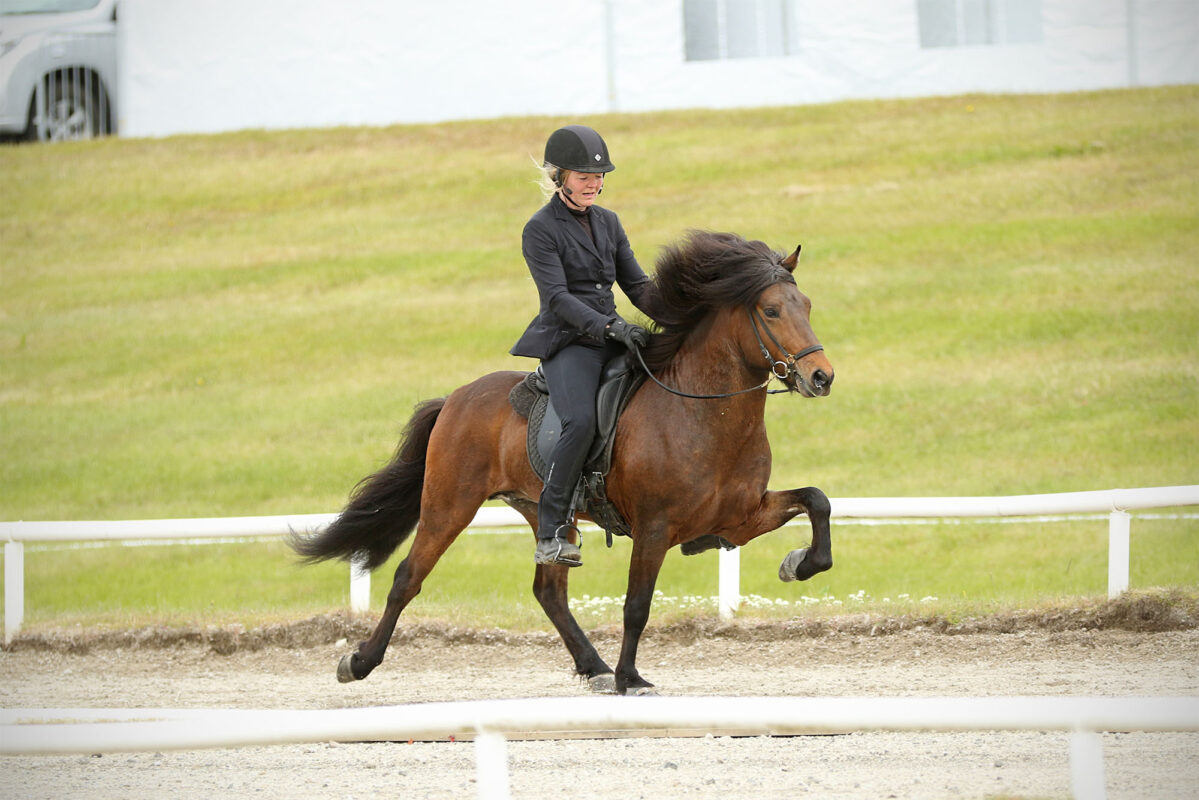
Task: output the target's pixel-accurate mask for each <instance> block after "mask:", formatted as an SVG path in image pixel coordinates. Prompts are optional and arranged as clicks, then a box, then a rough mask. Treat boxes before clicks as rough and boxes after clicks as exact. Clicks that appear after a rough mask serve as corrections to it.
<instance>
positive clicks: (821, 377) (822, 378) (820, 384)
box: [812, 369, 832, 389]
mask: <svg viewBox="0 0 1199 800" xmlns="http://www.w3.org/2000/svg"><path fill="white" fill-rule="evenodd" d="M830 383H832V381H831V380H830V379H829V377H828V375H826V374H825V373H824V370H822V369H818V370H816V371H815V372H813V373H812V385H813V386H815V387H816V388H817V389H823V388H824V387H825V386H828V385H829V384H830Z"/></svg>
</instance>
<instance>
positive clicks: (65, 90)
mask: <svg viewBox="0 0 1199 800" xmlns="http://www.w3.org/2000/svg"><path fill="white" fill-rule="evenodd" d="M116 4H117V0H0V135H6V136H10V137H11V136H18V137H22V138H28V139H42V140H61V139H90V138H92V137H94V136H103V135H104V134H107V133H115V132H116V129H117V122H116V120H117V117H116V102H115V101H116V96H115V91H116V77H117V75H116V72H117V54H116V50H117V36H116V30H117V8H116Z"/></svg>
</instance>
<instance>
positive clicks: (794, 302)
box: [749, 247, 833, 397]
mask: <svg viewBox="0 0 1199 800" xmlns="http://www.w3.org/2000/svg"><path fill="white" fill-rule="evenodd" d="M799 250H800V248H798V247H796V248H795V252H794V253H792V254H791V255H789V256H787V257H786V258H785V259H783V260H782V261H781V262H779V266H778V267H777V268H776V277H777V280H776V281H775V282H774V283H772V284H771V285H769V286H768V287H766V289H764V290H763V291H762V293H761V294H759V295H758V296H757V298H756V299H755V300H754V301H753V302H752V303H751V304H750V305H749V318H750V323H751V325H752V327H753V332H754V337H755V338H756V339H757V341H756V345H757V347H758V350H759V352H760V353H761V355H762V358H763V359H764V360H765V361H766V363H767V364H768V365H769V367H770V370H771V371H772V372H773V373H774V376H775V377H776V378H778V379H779V380H780V381H782V383H783V384H784V385H785V386H786V387H787V388H788V389H790V390H791V391H793V392H799V393H800V394H802V395H803V396H804V397H824V396H826V395H828V393H829V392H830V391H831V390H832V385H833V367H832V364H830V363H829V360H828V358H827V357H826V356H825V354H824V347H823V346H822V345H821V344H820V340H819V339H817V338H816V334H815V333H813V331H812V323H811V313H812V301H811V300H809V299H808V298H807V296H806V295H804V293H803V292H801V291H799V288H798V287H797V286H796V285H795V278H794V275H793V273H794V272H795V267H796V265H797V264H798V263H799ZM751 358H752V357H751Z"/></svg>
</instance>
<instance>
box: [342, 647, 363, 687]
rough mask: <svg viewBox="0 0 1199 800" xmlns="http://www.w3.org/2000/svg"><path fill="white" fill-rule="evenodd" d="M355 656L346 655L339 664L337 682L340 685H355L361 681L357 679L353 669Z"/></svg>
mask: <svg viewBox="0 0 1199 800" xmlns="http://www.w3.org/2000/svg"><path fill="white" fill-rule="evenodd" d="M353 658H354V654H353V653H351V654H349V655H344V656H342V657H341V661H338V662H337V682H338V683H353V682H354V681H356V680H361V679H360V678H357V677H355V675H354V670H353V669H352V668H351V663H352V660H353Z"/></svg>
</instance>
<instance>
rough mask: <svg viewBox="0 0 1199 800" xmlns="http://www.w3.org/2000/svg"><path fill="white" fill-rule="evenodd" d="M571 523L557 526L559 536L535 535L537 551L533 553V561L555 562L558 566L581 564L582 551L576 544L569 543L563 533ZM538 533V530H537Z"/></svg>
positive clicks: (571, 526)
mask: <svg viewBox="0 0 1199 800" xmlns="http://www.w3.org/2000/svg"><path fill="white" fill-rule="evenodd" d="M573 527H574V526H573V525H562V526H559V528H558V530H559V531H560V532H561V533H562V534H563V535H561V536H551V537H548V538H545V539H542V538H541V537H540V536H538V537H537V551H536V552H535V553H533V561H534V562H536V563H538V564H557V565H558V566H560V567H581V566H583V551H581V550H579V546H578V545H577V544H573V543H571V541H570V540H569V539H567V538H566V536H565V533H566V531H567V530H568V529H570V528H573ZM538 533H539V534H540V531H538Z"/></svg>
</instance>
